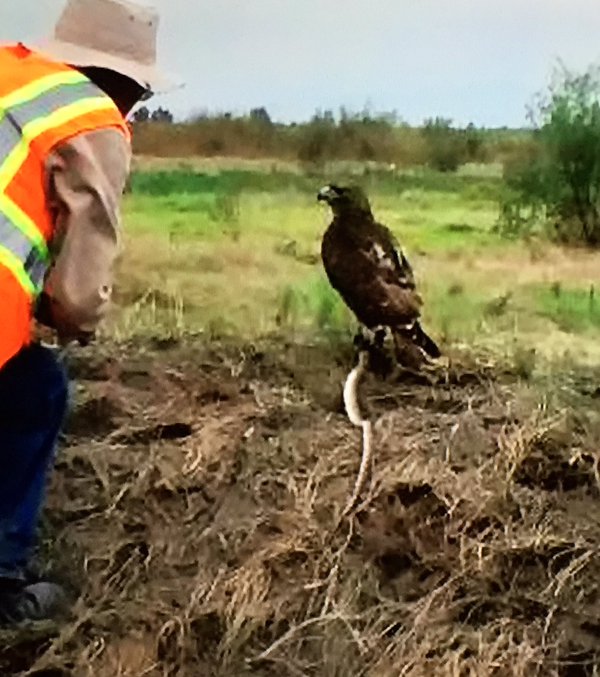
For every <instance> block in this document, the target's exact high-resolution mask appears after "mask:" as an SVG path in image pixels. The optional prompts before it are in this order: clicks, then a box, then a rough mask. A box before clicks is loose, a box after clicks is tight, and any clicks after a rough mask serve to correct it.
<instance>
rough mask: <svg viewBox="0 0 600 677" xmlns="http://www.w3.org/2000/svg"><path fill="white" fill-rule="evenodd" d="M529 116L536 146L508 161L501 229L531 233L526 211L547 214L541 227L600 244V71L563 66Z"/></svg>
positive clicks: (578, 241)
mask: <svg viewBox="0 0 600 677" xmlns="http://www.w3.org/2000/svg"><path fill="white" fill-rule="evenodd" d="M531 120H532V122H534V124H535V128H536V131H535V140H536V142H537V146H535V147H533V148H532V149H530V151H531V152H529V153H528V154H527V155H524V156H523V157H520V158H518V160H517V161H516V162H512V163H507V164H506V165H505V171H504V176H505V185H506V188H507V191H506V193H505V196H504V199H503V201H502V204H501V216H500V220H499V223H500V229H501V230H502V229H504V230H508V231H511V230H514V229H519V228H522V229H523V231H524V232H528V231H530V230H531V228H532V220H531V218H530V217H528V216H527V215H526V212H529V213H530V215H531V214H533V215H534V218H535V219H536V220H538V217H539V216H540V214H541V213H543V215H544V219H543V221H544V223H543V227H544V228H545V229H546V232H549V233H550V234H551V235H552V237H554V238H556V239H558V240H560V241H562V242H565V243H572V244H585V245H587V246H592V247H597V246H599V245H600V78H599V71H598V70H597V69H596V68H591V69H589V70H588V71H586V72H585V73H583V74H579V75H578V74H572V73H570V72H569V71H567V70H566V69H565V68H564V67H561V69H560V70H558V71H557V72H556V73H555V77H554V82H553V84H552V85H551V86H550V88H549V89H548V91H547V92H546V93H545V94H544V95H543V96H541V97H539V99H538V102H537V105H536V107H535V109H534V110H533V111H532V112H531ZM524 214H525V215H524Z"/></svg>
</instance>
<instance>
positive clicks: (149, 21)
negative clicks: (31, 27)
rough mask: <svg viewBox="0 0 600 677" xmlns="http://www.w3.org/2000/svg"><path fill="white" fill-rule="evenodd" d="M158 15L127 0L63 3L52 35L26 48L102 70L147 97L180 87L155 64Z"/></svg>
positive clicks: (84, 0) (71, 62)
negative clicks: (139, 88) (118, 76)
mask: <svg viewBox="0 0 600 677" xmlns="http://www.w3.org/2000/svg"><path fill="white" fill-rule="evenodd" d="M158 23H159V19H158V13H157V12H156V11H155V10H154V9H152V8H150V7H142V6H140V5H138V4H134V3H132V2H128V1H127V0H67V5H66V7H65V9H64V10H63V13H62V14H61V16H60V18H59V20H58V22H57V24H56V27H55V29H54V36H53V37H52V38H51V39H48V40H44V41H41V42H39V43H36V44H30V45H28V46H29V47H30V48H31V49H34V50H36V51H39V52H40V53H42V54H45V55H47V56H48V57H50V58H52V59H55V60H58V61H61V62H63V63H67V64H69V65H71V66H81V67H83V66H88V67H89V66H94V67H97V68H107V69H110V70H112V71H116V72H117V73H120V74H122V75H125V76H127V77H129V78H131V79H132V80H135V81H136V82H137V83H138V84H140V85H141V86H142V87H144V89H146V90H148V91H151V92H152V93H164V92H166V91H169V90H171V89H174V88H176V87H179V86H181V83H178V82H177V81H176V80H175V79H174V78H172V77H169V76H167V75H166V74H164V73H162V72H160V71H159V70H158V68H157V66H156V36H157V32H158Z"/></svg>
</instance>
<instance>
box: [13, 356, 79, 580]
mask: <svg viewBox="0 0 600 677" xmlns="http://www.w3.org/2000/svg"><path fill="white" fill-rule="evenodd" d="M67 400H68V382H67V377H66V374H65V371H64V369H63V367H62V366H61V364H60V363H59V362H58V361H57V359H56V357H55V355H54V354H53V353H52V351H50V350H48V349H47V348H44V347H43V346H40V345H36V344H33V345H31V346H28V347H27V348H24V349H23V350H21V352H20V353H19V354H18V355H16V356H15V357H13V358H12V359H11V360H10V361H9V362H7V363H6V364H5V365H4V366H3V367H2V368H1V369H0V578H15V579H19V578H22V577H23V575H24V570H25V567H26V564H27V560H28V558H29V555H30V551H31V549H32V546H33V543H34V540H35V531H36V526H37V522H38V518H39V514H40V510H41V506H42V502H43V499H44V493H45V486H46V479H47V475H48V472H49V470H50V466H51V465H52V462H53V459H54V452H55V449H56V442H57V439H58V435H59V433H60V429H61V427H62V424H63V420H64V417H65V412H66V409H67Z"/></svg>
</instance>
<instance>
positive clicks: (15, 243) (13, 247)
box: [0, 212, 48, 287]
mask: <svg viewBox="0 0 600 677" xmlns="http://www.w3.org/2000/svg"><path fill="white" fill-rule="evenodd" d="M0 242H1V243H2V246H3V247H5V248H6V249H8V250H9V251H10V252H11V253H12V254H14V255H15V256H16V257H17V258H18V259H19V261H22V262H23V267H24V268H25V272H26V273H27V274H28V275H29V277H30V278H31V281H32V282H33V284H34V285H35V286H36V287H40V286H41V285H42V283H43V281H44V276H45V275H46V270H47V269H48V263H47V261H45V260H44V258H43V257H42V256H41V255H40V253H39V251H38V249H37V247H34V246H33V245H32V243H31V241H30V240H29V238H28V237H27V236H26V235H24V234H23V233H22V232H21V231H20V230H19V229H18V228H16V227H15V226H14V225H13V223H12V221H10V220H9V219H8V218H7V217H6V216H5V215H4V214H3V213H2V212H0Z"/></svg>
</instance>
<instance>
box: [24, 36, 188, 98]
mask: <svg viewBox="0 0 600 677" xmlns="http://www.w3.org/2000/svg"><path fill="white" fill-rule="evenodd" d="M27 46H28V47H29V48H30V49H32V50H34V51H37V52H40V53H41V54H44V55H46V56H48V57H50V58H51V59H54V60H57V61H61V62H63V63H66V64H69V65H70V66H81V67H83V66H91V67H96V68H107V69H109V70H112V71H115V72H117V73H120V74H121V75H125V76H126V77H128V78H131V79H132V80H134V81H135V82H137V83H138V84H139V85H141V86H142V87H143V88H144V89H148V90H150V91H151V92H152V93H153V94H164V93H165V92H169V91H171V90H173V89H178V88H179V87H182V86H183V83H178V82H177V81H176V80H175V79H174V78H172V77H170V76H167V75H166V74H164V73H161V72H160V71H158V70H157V69H156V68H155V67H154V66H146V65H144V64H141V63H138V62H136V61H129V60H127V59H123V58H121V57H117V56H113V55H112V54H107V53H105V52H100V51H98V50H95V49H91V48H89V47H80V46H79V45H75V44H72V43H70V42H63V41H61V40H45V41H42V42H39V43H36V44H30V45H27Z"/></svg>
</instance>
